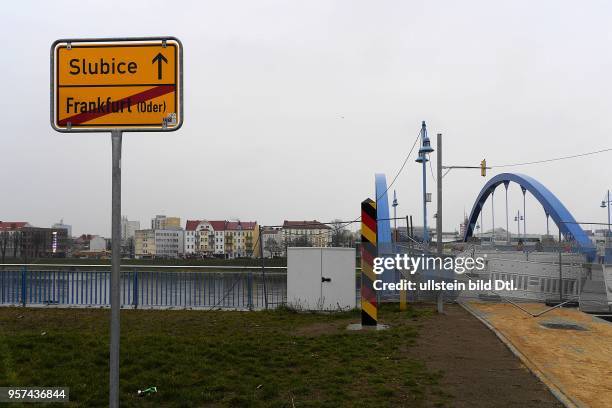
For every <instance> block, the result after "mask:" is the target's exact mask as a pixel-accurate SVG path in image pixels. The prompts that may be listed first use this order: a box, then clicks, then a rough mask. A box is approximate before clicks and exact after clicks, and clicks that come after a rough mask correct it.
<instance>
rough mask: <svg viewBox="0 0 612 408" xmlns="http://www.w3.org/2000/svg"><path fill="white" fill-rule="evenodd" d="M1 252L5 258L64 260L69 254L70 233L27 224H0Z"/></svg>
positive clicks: (64, 230) (62, 229) (59, 229)
mask: <svg viewBox="0 0 612 408" xmlns="http://www.w3.org/2000/svg"><path fill="white" fill-rule="evenodd" d="M0 252H1V253H0V255H1V256H2V257H3V258H5V257H6V258H8V257H13V258H24V259H35V258H51V257H53V258H63V257H65V256H66V253H67V252H68V231H67V230H66V229H64V228H37V227H33V226H31V225H30V224H28V223H27V222H0Z"/></svg>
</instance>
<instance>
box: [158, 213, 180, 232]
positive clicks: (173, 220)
mask: <svg viewBox="0 0 612 408" xmlns="http://www.w3.org/2000/svg"><path fill="white" fill-rule="evenodd" d="M180 228H181V218H180V217H166V216H165V215H156V216H155V218H153V219H152V220H151V229H154V230H169V229H180Z"/></svg>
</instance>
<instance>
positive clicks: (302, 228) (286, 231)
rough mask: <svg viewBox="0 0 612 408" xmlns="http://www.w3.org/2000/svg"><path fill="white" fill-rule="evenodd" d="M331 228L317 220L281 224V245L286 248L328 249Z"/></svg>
mask: <svg viewBox="0 0 612 408" xmlns="http://www.w3.org/2000/svg"><path fill="white" fill-rule="evenodd" d="M331 243H332V228H331V227H329V226H328V225H325V224H323V223H321V222H319V221H317V220H312V221H287V220H285V221H284V222H283V244H284V246H285V247H287V246H313V247H328V246H331Z"/></svg>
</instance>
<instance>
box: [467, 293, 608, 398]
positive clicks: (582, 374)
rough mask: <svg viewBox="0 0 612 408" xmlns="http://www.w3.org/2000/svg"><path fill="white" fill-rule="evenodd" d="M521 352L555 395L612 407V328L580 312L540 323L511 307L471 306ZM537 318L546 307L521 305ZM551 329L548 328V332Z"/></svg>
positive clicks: (554, 314)
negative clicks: (537, 314) (559, 394)
mask: <svg viewBox="0 0 612 408" xmlns="http://www.w3.org/2000/svg"><path fill="white" fill-rule="evenodd" d="M465 305H466V307H467V308H468V310H470V311H471V312H472V313H474V314H475V315H477V316H478V317H480V318H481V319H483V320H484V321H485V323H488V324H489V325H490V326H492V327H493V328H494V329H495V330H496V331H497V332H498V335H501V336H502V340H504V341H506V342H508V343H509V344H510V345H511V347H514V348H515V350H516V351H518V354H519V357H521V359H523V362H524V363H525V364H526V365H527V366H528V367H529V368H530V369H531V370H532V371H534V372H535V374H536V375H538V377H540V379H541V380H542V381H543V382H544V383H545V384H546V385H548V386H549V388H551V390H552V391H553V392H554V393H556V394H558V393H559V392H560V393H561V394H562V396H565V397H566V398H567V400H569V401H566V403H567V402H569V403H568V404H567V405H570V406H571V405H572V404H573V405H574V406H577V407H593V408H595V407H612V323H609V322H606V321H604V320H602V319H599V318H597V317H595V316H593V315H589V314H586V313H582V312H580V311H579V310H577V309H555V310H552V311H550V312H548V313H545V314H544V315H542V316H540V317H531V316H530V315H529V314H527V313H525V312H523V311H521V310H520V309H518V308H516V307H515V306H512V305H510V304H508V303H476V302H470V303H467V304H465ZM521 306H522V307H524V308H525V309H526V310H528V311H530V312H531V313H534V314H536V313H538V312H540V311H543V310H545V309H546V306H544V305H543V304H521ZM545 326H547V327H545Z"/></svg>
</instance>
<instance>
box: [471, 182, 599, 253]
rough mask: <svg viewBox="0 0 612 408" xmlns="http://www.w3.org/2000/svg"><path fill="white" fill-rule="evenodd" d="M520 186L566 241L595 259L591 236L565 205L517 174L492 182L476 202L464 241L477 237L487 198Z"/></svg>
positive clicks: (485, 186)
mask: <svg viewBox="0 0 612 408" xmlns="http://www.w3.org/2000/svg"><path fill="white" fill-rule="evenodd" d="M511 182H512V183H516V184H518V185H520V186H521V188H522V189H525V190H527V191H529V192H530V193H531V195H533V196H534V197H535V198H536V199H537V200H538V202H539V203H540V204H541V205H542V207H544V212H545V213H546V214H549V215H550V217H551V218H552V219H553V221H554V222H555V223H556V224H557V227H558V228H559V229H560V230H561V234H563V236H564V237H565V238H566V239H573V240H575V241H576V242H577V243H578V246H579V247H580V249H581V250H582V252H585V253H586V254H587V256H589V257H592V256H593V255H594V253H595V247H594V245H593V243H592V242H591V240H590V239H589V237H588V236H587V234H586V233H585V232H584V230H583V229H582V227H581V226H580V225H579V224H576V220H575V219H574V217H573V216H572V214H571V213H570V212H569V211H568V210H567V208H565V206H564V205H563V203H561V201H559V199H558V198H557V197H556V196H555V195H554V194H553V193H552V192H551V191H550V190H549V189H548V188H546V187H545V186H544V185H543V184H542V183H540V182H539V181H537V180H536V179H534V178H532V177H530V176H527V175H525V174H517V173H501V174H498V175H496V176H495V177H493V178H492V179H491V180H489V181H488V182H487V183H486V184H485V185H484V187H483V188H482V190H480V193H479V194H478V197H477V198H476V202H475V203H474V206H473V207H472V211H471V212H470V217H469V218H468V225H467V228H466V230H465V235H464V237H463V241H467V240H469V239H470V237H471V236H472V234H473V233H474V227H475V226H476V222H477V220H478V216H479V215H480V212H481V211H482V207H483V206H484V203H485V202H486V200H487V198H488V197H489V195H491V193H493V191H495V188H497V186H499V185H500V184H505V186H506V188H507V186H508V184H509V183H511Z"/></svg>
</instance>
